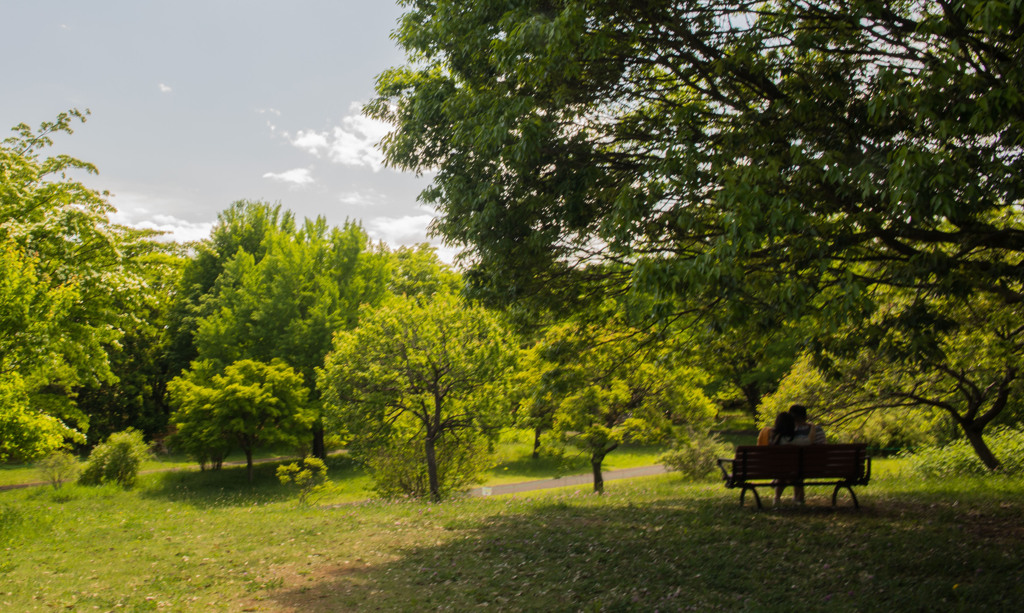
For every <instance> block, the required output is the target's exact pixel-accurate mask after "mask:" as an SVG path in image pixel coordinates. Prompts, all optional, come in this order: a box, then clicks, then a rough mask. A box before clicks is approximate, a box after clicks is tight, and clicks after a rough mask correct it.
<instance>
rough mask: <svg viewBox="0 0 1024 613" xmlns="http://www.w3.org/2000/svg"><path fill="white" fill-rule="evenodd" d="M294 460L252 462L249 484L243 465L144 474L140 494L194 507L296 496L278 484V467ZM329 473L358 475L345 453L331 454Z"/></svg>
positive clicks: (335, 477) (333, 476)
mask: <svg viewBox="0 0 1024 613" xmlns="http://www.w3.org/2000/svg"><path fill="white" fill-rule="evenodd" d="M295 461H297V460H295V459H286V460H279V461H272V462H262V463H257V464H254V465H253V480H252V482H251V483H250V482H249V480H248V477H247V473H246V467H245V465H231V466H227V465H226V466H224V467H223V468H221V469H220V470H204V471H199V470H182V471H166V472H160V473H154V474H150V475H147V480H148V483H147V486H146V487H145V489H143V490H141V491H140V493H139V495H140V496H141V497H143V498H149V499H156V500H166V501H169V502H179V503H186V504H190V505H192V506H194V507H197V508H219V507H233V506H246V505H253V504H269V503H273V502H281V501H285V500H289V499H293V498H295V497H296V490H295V489H293V488H291V487H287V486H284V485H282V484H281V482H280V480H279V479H278V478H277V468H278V466H281V465H283V464H291V463H293V462H295ZM327 465H328V471H329V472H328V475H329V476H330V478H331V479H332V480H334V481H343V480H344V479H345V478H346V477H348V476H351V475H354V474H357V473H358V471H359V465H358V463H357V462H355V461H354V460H352V459H350V458H348V457H345V456H332V457H330V458H328V460H327Z"/></svg>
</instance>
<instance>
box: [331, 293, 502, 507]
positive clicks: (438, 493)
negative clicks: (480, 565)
mask: <svg viewBox="0 0 1024 613" xmlns="http://www.w3.org/2000/svg"><path fill="white" fill-rule="evenodd" d="M517 351H518V349H517V347H516V346H515V344H514V342H512V341H511V340H510V339H509V335H508V333H507V332H506V331H505V330H504V329H503V328H502V326H501V325H500V323H499V320H498V319H497V317H496V316H495V315H493V314H491V313H489V312H487V311H485V310H484V309H482V308H481V307H474V306H468V305H465V304H463V303H462V302H461V301H460V300H459V298H457V297H456V296H454V295H452V294H447V293H441V294H435V295H433V296H429V297H428V296H421V297H408V296H403V297H395V298H393V299H390V300H388V301H387V302H385V303H384V304H383V305H381V306H380V307H378V308H377V309H374V310H372V311H370V312H368V313H366V314H364V315H363V317H361V319H360V322H359V325H358V326H357V327H356V328H355V329H353V330H351V331H349V332H342V333H339V334H338V335H336V336H335V341H334V350H333V351H332V352H331V354H330V355H329V356H328V358H327V363H326V365H325V367H324V372H323V374H322V376H321V385H322V386H323V387H324V395H325V397H326V399H327V411H328V413H329V415H330V416H331V418H332V419H333V420H335V421H337V422H338V423H340V424H344V426H345V427H346V428H347V429H348V430H349V432H350V433H351V435H352V436H353V439H354V440H356V441H357V442H358V443H359V444H360V445H362V446H364V447H366V448H370V449H373V448H375V447H381V446H388V445H393V444H394V443H395V440H396V439H397V438H401V439H402V441H401V442H407V441H408V442H415V444H416V445H418V446H419V447H420V449H421V450H422V456H421V458H422V463H423V465H424V466H425V467H426V472H427V477H428V484H429V492H428V493H429V496H430V498H431V500H435V501H437V500H440V499H441V498H442V492H443V491H445V490H446V489H447V488H446V484H444V483H442V481H441V476H442V473H441V472H440V471H439V463H438V453H437V452H438V449H439V448H440V447H441V446H442V445H446V446H453V445H456V446H457V445H460V444H465V441H466V440H467V439H469V440H472V438H473V437H474V435H477V434H479V433H489V434H495V433H496V431H497V429H498V427H500V426H501V425H502V424H504V423H506V421H507V420H508V417H509V415H508V403H507V401H506V400H505V398H506V396H507V385H508V378H509V376H510V371H511V368H512V366H513V363H514V360H515V356H516V354H517Z"/></svg>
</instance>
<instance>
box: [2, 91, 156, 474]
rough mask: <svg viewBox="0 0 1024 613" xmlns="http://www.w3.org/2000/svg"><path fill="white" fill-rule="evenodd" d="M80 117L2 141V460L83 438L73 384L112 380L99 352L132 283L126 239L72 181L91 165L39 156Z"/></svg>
mask: <svg viewBox="0 0 1024 613" xmlns="http://www.w3.org/2000/svg"><path fill="white" fill-rule="evenodd" d="M85 116H86V113H81V112H78V111H75V110H72V111H69V112H67V113H61V114H60V115H59V116H58V117H57V119H56V120H55V121H53V122H44V123H43V124H42V125H41V126H40V128H39V129H38V130H33V129H31V128H29V127H28V126H26V125H24V124H22V125H19V126H17V127H15V128H14V132H15V135H14V136H11V137H10V138H7V139H5V140H4V141H3V142H2V143H0V260H2V265H3V277H2V281H0V324H2V326H0V394H2V396H3V400H4V401H3V406H2V407H0V430H2V436H0V460H4V459H8V458H16V459H31V458H32V457H34V456H37V455H40V454H42V453H46V452H47V451H50V450H52V449H53V448H54V447H56V446H59V445H61V444H62V443H63V442H64V440H65V439H71V440H77V441H79V442H82V441H84V438H83V437H82V432H83V431H84V430H86V429H87V427H88V416H87V415H85V414H84V413H83V412H82V411H81V410H80V409H79V408H78V407H77V406H76V405H75V394H76V392H77V390H79V389H81V388H84V387H93V386H97V385H100V384H103V383H110V382H114V381H116V377H115V375H114V374H113V373H112V372H111V369H110V360H109V358H108V352H109V350H110V349H111V348H112V347H114V346H115V344H116V343H117V342H118V340H119V339H120V338H121V336H122V335H123V330H124V324H125V317H126V316H125V313H124V311H123V309H121V308H118V307H119V306H120V305H125V304H132V303H133V299H132V293H133V291H134V290H135V288H137V287H138V284H139V278H138V277H137V276H136V275H135V274H134V273H133V271H131V270H129V269H128V268H127V267H126V260H125V256H124V251H125V250H126V249H128V248H129V246H130V245H131V244H132V242H133V241H134V240H135V238H134V235H132V234H131V233H130V232H128V231H126V229H124V228H121V227H118V226H116V225H114V224H111V223H110V221H109V219H108V214H109V213H110V212H111V211H112V210H113V208H112V207H111V206H110V204H109V203H108V202H107V199H106V194H105V193H101V192H98V191H96V190H93V189H91V188H89V187H87V186H86V185H84V184H83V183H81V182H80V181H78V180H75V179H74V178H73V177H74V176H82V175H87V174H91V173H95V172H96V168H95V167H94V166H93V165H91V164H89V163H86V162H83V161H81V160H78V159H75V158H72V157H70V156H67V155H52V156H46V155H45V151H46V149H47V148H48V147H50V146H51V145H53V144H54V138H55V137H56V136H57V135H60V134H61V133H71V132H72V123H73V122H74V121H76V120H80V121H84V120H85Z"/></svg>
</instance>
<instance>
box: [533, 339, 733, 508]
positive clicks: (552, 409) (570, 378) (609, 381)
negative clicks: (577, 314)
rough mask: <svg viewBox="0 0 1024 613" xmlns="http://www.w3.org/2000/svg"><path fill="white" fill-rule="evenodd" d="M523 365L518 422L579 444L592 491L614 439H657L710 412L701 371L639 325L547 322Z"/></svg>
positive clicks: (704, 422)
mask: <svg viewBox="0 0 1024 613" xmlns="http://www.w3.org/2000/svg"><path fill="white" fill-rule="evenodd" d="M523 364H524V368H523V369H522V370H521V371H520V373H519V374H518V375H517V380H516V387H517V389H518V392H517V395H518V396H519V403H520V411H521V412H522V413H524V414H525V416H526V419H525V420H521V423H524V424H526V425H530V426H531V427H542V428H551V429H552V430H553V431H554V432H555V433H556V435H557V436H558V437H559V438H560V439H561V440H562V441H563V442H565V443H568V444H571V445H575V446H576V447H578V448H580V449H583V450H585V451H586V452H587V454H588V455H589V456H590V461H591V464H592V466H593V468H594V488H595V490H597V491H601V489H602V487H603V481H602V480H601V477H600V470H601V464H602V462H603V461H604V458H605V456H606V455H607V454H609V453H611V452H613V451H614V450H615V449H617V448H618V447H619V446H620V445H621V444H623V443H625V442H636V443H650V442H656V441H659V440H663V439H664V438H665V437H666V436H667V435H668V433H669V431H670V427H671V425H672V424H673V423H677V424H691V425H692V426H693V427H701V426H702V425H707V424H708V423H709V422H710V420H711V417H712V416H713V415H714V407H713V405H712V403H711V401H710V400H709V399H708V398H707V396H706V395H705V394H704V392H703V390H702V389H701V386H700V384H701V383H703V378H704V375H703V373H701V372H699V371H698V370H696V369H693V368H690V367H688V366H686V365H684V364H682V363H680V362H679V359H678V351H676V350H675V348H674V347H672V346H671V345H663V344H659V343H658V342H656V339H648V338H645V335H644V334H642V333H641V331H640V330H636V329H631V328H626V327H621V326H620V327H616V326H614V325H613V324H609V325H608V326H607V327H603V328H600V327H597V326H589V327H588V326H580V327H579V328H577V327H574V326H573V325H571V324H561V325H556V326H551V327H550V328H549V329H548V331H547V333H546V335H545V337H544V338H543V339H542V340H541V341H540V342H538V343H537V344H536V345H535V346H534V347H533V348H532V349H531V350H530V351H529V352H528V354H527V356H526V357H525V359H524V360H523Z"/></svg>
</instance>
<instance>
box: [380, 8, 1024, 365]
mask: <svg viewBox="0 0 1024 613" xmlns="http://www.w3.org/2000/svg"><path fill="white" fill-rule="evenodd" d="M404 5H405V6H406V7H407V8H408V11H407V13H406V14H405V16H404V17H403V20H402V22H401V25H400V26H399V28H398V30H397V31H396V38H397V40H398V41H399V43H400V44H401V45H402V46H404V47H405V48H406V49H407V51H408V52H409V55H410V58H411V59H412V60H413V62H412V63H411V64H410V65H409V66H406V67H401V68H396V69H393V70H390V71H388V72H385V73H384V74H383V75H381V77H380V80H379V83H378V90H377V91H378V94H379V96H378V98H377V99H376V100H374V101H373V102H372V103H371V104H370V105H369V106H368V111H369V112H370V113H371V114H372V115H374V116H376V117H378V118H381V119H385V120H387V121H390V122H392V123H393V124H394V125H395V130H394V131H393V132H392V133H391V134H390V135H389V136H388V137H387V138H386V139H385V140H384V149H385V152H386V156H387V160H388V162H389V163H390V164H392V165H395V166H398V167H402V168H409V169H414V170H418V171H426V170H428V169H429V170H432V171H436V173H435V174H434V175H433V177H434V178H433V181H432V184H431V186H430V187H429V188H428V189H427V190H426V191H425V192H424V194H423V198H424V199H425V200H426V201H427V202H430V203H433V204H435V205H436V206H437V207H438V208H439V209H440V212H441V217H440V218H439V219H438V221H437V222H436V224H435V226H434V229H435V230H436V231H438V232H439V233H440V234H441V235H443V236H444V237H445V238H446V239H447V240H448V241H450V242H451V243H453V244H455V245H459V246H462V247H464V248H465V257H466V262H467V263H469V264H470V267H469V269H468V272H467V274H466V278H467V282H468V283H469V285H470V288H471V289H472V290H474V291H476V292H477V293H478V294H479V295H482V296H486V297H488V298H491V299H495V300H498V301H502V302H507V301H510V300H515V299H518V298H533V299H537V298H540V299H544V300H546V301H548V302H550V301H552V300H554V301H557V302H561V303H562V304H568V305H578V304H581V303H582V302H583V301H582V300H581V297H587V296H598V295H600V292H597V291H592V290H594V289H595V288H596V289H602V290H606V291H617V292H622V291H624V290H625V289H626V288H629V289H630V290H632V291H640V292H647V293H649V294H650V295H652V296H655V297H657V298H659V302H658V303H657V305H658V306H659V307H664V308H665V309H668V310H667V311H666V310H659V313H660V314H664V313H666V312H672V310H675V311H679V310H681V309H685V308H698V309H701V310H703V311H704V312H705V313H707V314H713V315H715V316H716V318H718V319H720V320H721V322H724V323H725V324H727V325H733V324H735V323H737V322H744V324H745V325H746V323H748V322H754V323H756V325H758V326H764V327H767V326H773V325H778V324H779V322H781V321H782V320H784V319H786V318H790V319H793V318H796V317H798V316H803V315H806V314H808V313H812V314H813V315H814V316H815V317H817V318H818V324H817V333H816V334H817V335H818V336H820V337H821V338H820V339H809V340H810V342H811V344H813V345H816V346H821V345H824V344H825V343H824V341H826V340H827V337H828V336H830V335H831V334H832V332H833V331H835V330H836V329H837V327H839V326H841V325H842V324H844V323H846V322H853V323H859V322H864V321H870V318H872V317H874V312H875V311H876V309H878V308H880V307H885V305H886V301H887V300H888V298H889V296H890V295H891V293H892V291H895V290H899V289H902V288H912V289H913V290H914V291H918V292H922V293H923V295H924V297H925V299H927V300H933V299H934V300H940V299H941V300H945V299H949V300H954V301H955V300H959V301H961V307H963V308H967V306H968V305H970V304H972V303H974V302H975V301H977V300H979V299H983V300H988V299H995V300H999V301H1002V302H1003V303H1004V304H1005V305H1014V304H1017V303H1020V302H1022V298H1024V266H1022V259H1024V258H1022V256H1024V220H1022V217H1021V214H1020V207H1021V204H1022V199H1024V130H1022V127H1024V95H1022V93H1021V92H1024V38H1021V36H1020V28H1021V23H1022V19H1024V13H1022V10H1024V9H1022V6H1021V5H1020V4H1017V3H1005V2H999V1H995V0H991V1H990V0H978V1H972V2H961V3H948V2H937V1H930V0H924V1H921V2H874V1H870V0H854V1H853V2H845V3H832V2H826V1H823V0H810V1H807V2H793V1H791V0H770V1H768V2H764V3H754V4H751V3H748V2H734V1H730V0H710V1H708V0H681V1H680V0H652V1H650V2H643V3H637V2H627V1H623V0H613V1H603V0H602V1H598V0H535V1H526V2H512V1H510V0H481V1H480V2H474V3H472V4H468V3H462V2H452V1H448V0H408V1H407V2H404ZM912 321H913V318H907V319H902V320H900V319H893V320H891V321H890V324H891V325H893V326H902V327H900V328H899V329H898V330H896V333H897V334H900V335H904V336H908V337H913V336H915V335H917V334H918V333H923V332H922V331H921V330H919V329H916V328H915V327H914V326H913V325H905V326H904V325H903V324H906V323H911V322H912ZM716 323H718V322H716ZM819 341H821V342H819ZM915 342H927V339H926V338H923V339H921V340H919V341H915Z"/></svg>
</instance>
